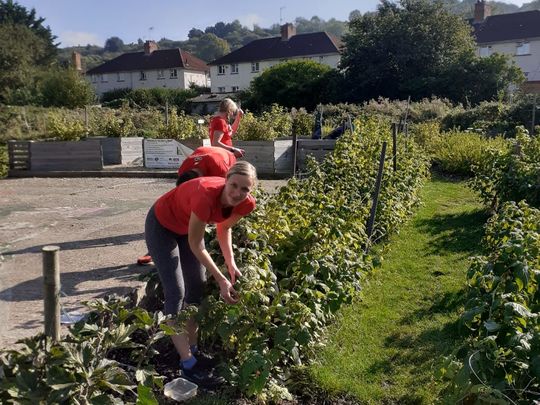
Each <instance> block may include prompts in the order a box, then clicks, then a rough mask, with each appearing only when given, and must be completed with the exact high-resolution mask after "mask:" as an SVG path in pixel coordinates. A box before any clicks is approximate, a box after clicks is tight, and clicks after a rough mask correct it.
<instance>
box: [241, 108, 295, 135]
mask: <svg viewBox="0 0 540 405" xmlns="http://www.w3.org/2000/svg"><path fill="white" fill-rule="evenodd" d="M292 122H293V121H292V118H291V115H290V114H289V112H288V111H287V109H286V108H284V107H281V106H279V105H277V104H272V105H271V106H270V108H269V109H268V110H266V111H264V112H263V113H262V114H261V115H259V116H258V117H255V115H253V113H251V112H249V111H248V112H246V114H244V117H243V118H242V121H241V123H240V126H239V127H238V132H237V133H236V136H235V138H236V139H238V140H242V141H263V140H272V139H276V138H279V137H283V136H290V135H291V130H292Z"/></svg>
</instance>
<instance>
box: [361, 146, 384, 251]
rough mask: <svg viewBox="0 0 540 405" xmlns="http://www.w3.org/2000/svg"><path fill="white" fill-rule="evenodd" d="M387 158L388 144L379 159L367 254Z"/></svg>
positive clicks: (369, 223) (368, 227) (370, 214)
mask: <svg viewBox="0 0 540 405" xmlns="http://www.w3.org/2000/svg"><path fill="white" fill-rule="evenodd" d="M385 157H386V142H383V144H382V150H381V157H380V159H379V172H378V173H377V180H376V182H375V191H374V193H373V203H372V204H371V212H370V213H369V220H368V223H367V232H366V233H367V237H368V239H367V241H366V247H365V253H367V252H368V251H369V247H370V244H371V236H372V234H373V225H374V224H375V214H376V212H377V204H378V203H379V193H380V192H381V182H382V175H383V170H384V159H385Z"/></svg>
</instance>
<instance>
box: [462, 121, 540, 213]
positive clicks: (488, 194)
mask: <svg viewBox="0 0 540 405" xmlns="http://www.w3.org/2000/svg"><path fill="white" fill-rule="evenodd" d="M517 131H518V134H517V136H516V139H515V140H510V141H509V142H510V144H511V147H508V148H507V149H503V150H499V149H493V148H492V149H488V150H487V156H486V159H484V160H483V161H481V162H479V164H477V165H476V166H475V167H474V168H473V171H474V174H475V177H474V179H473V181H472V182H471V186H472V187H473V189H475V190H477V191H478V192H479V193H480V196H481V197H482V199H483V200H484V202H485V203H486V204H491V205H492V206H493V207H496V206H497V205H498V203H499V202H504V201H521V200H526V201H527V202H528V203H529V204H530V205H532V206H535V207H540V137H538V136H537V137H532V138H531V137H529V135H528V133H527V130H525V129H524V128H523V127H520V128H518V129H517Z"/></svg>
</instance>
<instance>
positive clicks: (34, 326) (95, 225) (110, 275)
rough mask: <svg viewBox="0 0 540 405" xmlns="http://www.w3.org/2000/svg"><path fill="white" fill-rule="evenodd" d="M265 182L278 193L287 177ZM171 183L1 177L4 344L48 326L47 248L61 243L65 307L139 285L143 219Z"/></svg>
mask: <svg viewBox="0 0 540 405" xmlns="http://www.w3.org/2000/svg"><path fill="white" fill-rule="evenodd" d="M260 184H261V186H262V187H263V188H265V189H266V190H268V191H273V190H276V189H277V188H278V187H279V186H281V185H283V184H285V181H283V180H262V181H260ZM172 187H174V179H133V178H128V179H126V178H25V179H4V180H0V349H1V348H7V347H8V346H10V345H12V344H14V343H15V342H16V341H17V340H19V339H21V338H24V337H29V336H32V335H34V334H36V333H39V332H41V331H43V292H42V289H43V280H42V271H43V270H42V254H41V249H42V248H43V247H44V246H47V245H56V246H59V247H60V256H59V257H60V274H61V276H60V279H61V290H62V294H61V306H62V309H63V311H65V312H73V311H78V312H85V311H86V307H85V306H84V305H83V302H84V301H88V300H91V299H93V298H96V297H103V296H106V295H109V294H113V293H117V294H125V293H127V292H129V291H131V290H132V289H133V288H135V287H138V286H140V285H141V282H140V281H139V280H138V276H139V275H140V274H141V272H142V271H146V270H147V268H146V267H141V266H138V265H137V264H136V263H135V262H136V259H137V257H138V256H141V255H143V254H145V253H146V246H145V242H144V234H143V232H144V219H145V216H146V213H147V211H148V209H149V208H150V206H151V205H152V204H153V203H154V201H155V200H156V199H157V198H158V197H159V196H160V195H161V194H163V193H165V192H166V191H168V190H170V189H171V188H172ZM63 328H66V327H65V326H63ZM64 331H67V329H64Z"/></svg>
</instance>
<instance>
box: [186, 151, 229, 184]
mask: <svg viewBox="0 0 540 405" xmlns="http://www.w3.org/2000/svg"><path fill="white" fill-rule="evenodd" d="M235 163H236V156H234V153H232V152H229V151H228V150H225V149H223V148H220V147H214V146H201V147H200V148H197V149H195V151H194V152H193V153H192V154H191V155H189V156H188V157H187V158H186V160H184V161H183V162H182V164H181V165H180V168H179V169H178V175H179V176H180V175H181V174H182V173H185V172H187V171H189V170H191V169H199V170H200V171H201V172H202V175H203V176H217V177H225V176H226V175H227V172H228V171H229V169H230V168H231V167H232V166H233V165H234V164H235Z"/></svg>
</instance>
